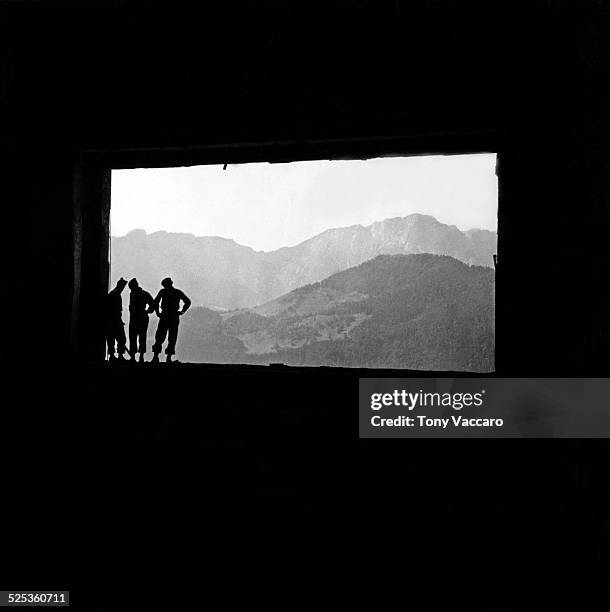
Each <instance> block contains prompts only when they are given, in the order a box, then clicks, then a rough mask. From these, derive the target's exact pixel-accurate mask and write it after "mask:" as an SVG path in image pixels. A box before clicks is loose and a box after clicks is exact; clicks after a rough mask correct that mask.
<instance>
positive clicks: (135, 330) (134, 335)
mask: <svg viewBox="0 0 610 612" xmlns="http://www.w3.org/2000/svg"><path fill="white" fill-rule="evenodd" d="M129 289H130V290H131V293H130V295H129V354H130V355H131V358H132V359H135V358H136V353H140V363H142V362H143V361H144V353H146V332H147V331H148V313H149V312H154V310H155V301H154V300H153V298H152V295H150V293H148V291H144V289H142V287H140V285H138V281H137V280H136V279H135V278H132V279H131V280H130V281H129Z"/></svg>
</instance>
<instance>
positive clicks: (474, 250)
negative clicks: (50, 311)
mask: <svg viewBox="0 0 610 612" xmlns="http://www.w3.org/2000/svg"><path fill="white" fill-rule="evenodd" d="M496 252H497V248H496V233H495V232H491V231H488V230H476V229H472V230H468V232H462V231H460V230H459V229H458V228H457V227H456V226H454V225H446V224H443V223H441V222H439V221H438V220H437V219H436V218H435V217H433V216H432V215H424V214H421V213H412V214H409V215H407V216H405V217H393V218H389V219H384V220H381V221H376V222H374V223H371V224H370V225H368V226H363V225H350V226H347V227H339V228H329V229H328V230H326V231H324V232H321V233H320V234H317V235H316V236H313V237H311V238H309V239H308V240H305V241H303V242H301V243H299V244H297V245H295V246H290V247H282V248H280V249H277V250H275V251H267V252H265V251H255V250H254V249H252V248H251V247H247V246H243V245H241V244H239V243H237V242H235V241H234V240H232V239H230V238H223V237H221V236H195V235H193V234H187V233H170V232H165V231H158V232H154V233H151V234H147V233H146V232H145V231H144V230H140V229H138V230H134V231H132V232H129V233H128V234H127V235H126V236H122V237H119V238H112V274H111V276H112V278H111V281H112V282H114V281H116V279H118V278H119V277H120V276H124V277H127V276H130V277H134V276H135V277H137V278H138V280H139V281H140V284H141V285H142V286H144V287H145V288H149V289H150V288H154V287H157V286H158V284H159V280H160V278H162V277H163V276H167V275H170V276H172V278H173V279H174V282H175V283H176V286H178V287H180V288H181V289H182V290H184V291H185V292H186V293H187V295H189V296H190V297H191V298H192V300H193V304H194V305H201V306H210V305H212V304H213V305H214V306H216V307H220V308H226V309H229V310H232V309H236V308H249V307H252V306H254V305H257V304H262V303H264V302H266V301H269V300H272V299H274V298H276V297H278V296H280V295H282V294H286V293H288V292H289V291H292V290H293V289H296V288H298V287H301V286H304V285H308V284H310V283H315V282H319V281H321V280H322V279H324V278H327V277H329V276H331V275H332V274H334V273H336V272H340V271H342V270H345V269H347V268H351V267H353V266H357V265H359V264H361V263H363V262H365V261H368V260H370V259H373V258H374V257H376V256H378V255H408V254H414V253H432V254H435V255H447V256H450V257H453V258H455V259H457V260H459V261H462V262H464V263H466V264H468V265H479V266H486V267H492V266H493V257H492V256H493V254H494V253H496Z"/></svg>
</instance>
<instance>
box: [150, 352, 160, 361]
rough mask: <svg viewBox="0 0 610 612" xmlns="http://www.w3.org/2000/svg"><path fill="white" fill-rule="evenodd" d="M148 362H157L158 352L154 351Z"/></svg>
mask: <svg viewBox="0 0 610 612" xmlns="http://www.w3.org/2000/svg"><path fill="white" fill-rule="evenodd" d="M150 363H159V353H154V354H153V358H152V359H151V360H150Z"/></svg>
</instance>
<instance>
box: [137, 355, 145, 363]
mask: <svg viewBox="0 0 610 612" xmlns="http://www.w3.org/2000/svg"><path fill="white" fill-rule="evenodd" d="M138 361H139V362H140V363H144V353H140V359H138Z"/></svg>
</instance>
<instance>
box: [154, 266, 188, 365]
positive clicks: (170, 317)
mask: <svg viewBox="0 0 610 612" xmlns="http://www.w3.org/2000/svg"><path fill="white" fill-rule="evenodd" d="M161 285H162V286H163V289H161V291H159V293H158V294H157V297H156V298H155V301H154V309H155V312H156V313H157V316H158V317H159V325H158V326H157V332H156V333H155V343H154V344H153V358H152V361H153V362H154V363H156V362H158V361H159V353H160V352H161V349H162V348H163V343H164V342H165V337H166V336H168V335H169V338H168V341H167V348H166V349H165V354H166V355H167V359H166V361H167V362H168V363H169V362H171V360H172V355H174V354H175V352H176V340H177V339H178V325H179V323H180V316H181V315H183V314H184V313H185V312H186V311H187V310H188V309H189V306H190V305H191V300H190V299H189V298H188V297H187V296H186V295H185V294H184V293H183V292H182V291H180V289H176V288H175V287H174V283H173V281H172V279H171V278H169V277H168V278H164V279H163V280H162V281H161ZM180 302H182V303H183V306H182V309H181V308H180Z"/></svg>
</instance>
